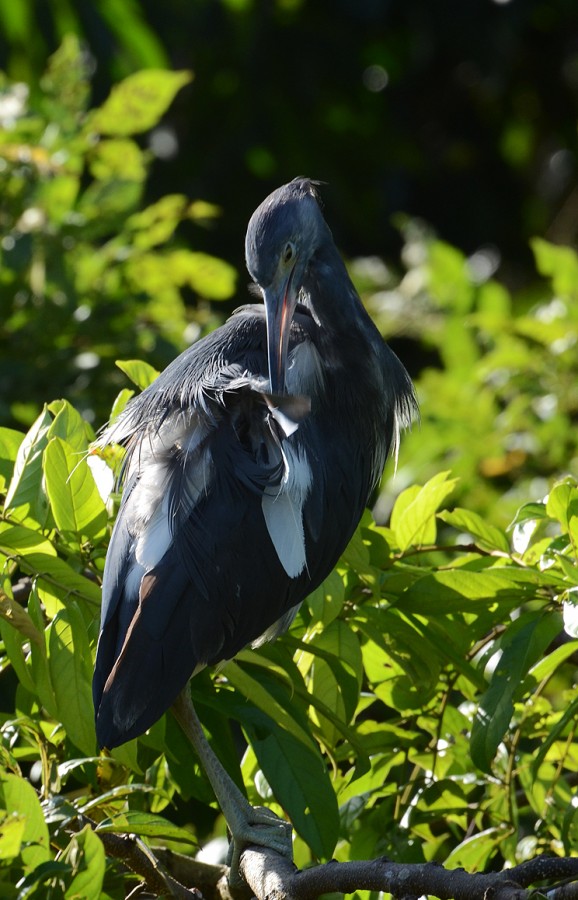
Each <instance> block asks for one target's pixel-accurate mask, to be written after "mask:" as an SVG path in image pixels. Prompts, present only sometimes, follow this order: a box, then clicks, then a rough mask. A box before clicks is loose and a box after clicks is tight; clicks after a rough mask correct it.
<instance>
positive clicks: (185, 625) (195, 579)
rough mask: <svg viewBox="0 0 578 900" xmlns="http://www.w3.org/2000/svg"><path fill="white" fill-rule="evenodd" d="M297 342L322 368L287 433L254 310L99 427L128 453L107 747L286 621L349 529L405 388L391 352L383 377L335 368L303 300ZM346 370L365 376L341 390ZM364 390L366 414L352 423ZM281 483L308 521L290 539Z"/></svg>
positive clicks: (107, 664) (109, 602)
mask: <svg viewBox="0 0 578 900" xmlns="http://www.w3.org/2000/svg"><path fill="white" fill-rule="evenodd" d="M303 343H304V344H306V345H307V346H306V347H305V353H306V354H308V353H309V354H311V357H310V360H309V361H310V362H311V367H310V368H311V371H313V370H314V369H315V366H319V365H320V363H319V360H321V361H322V362H323V365H324V373H325V374H324V379H325V381H324V385H323V388H324V390H319V389H318V386H317V387H316V383H315V381H314V380H313V381H311V383H310V384H309V388H310V390H306V391H305V392H306V393H308V394H309V395H310V396H311V413H310V415H303V417H302V420H301V421H299V423H298V425H297V427H296V430H295V432H294V433H292V434H291V435H290V436H288V435H287V434H284V433H283V426H282V425H280V424H279V422H278V421H277V420H276V419H275V417H274V416H273V415H272V413H271V409H270V407H271V400H270V399H269V398H267V396H266V391H267V386H268V376H267V348H266V331H265V320H264V314H263V310H262V307H255V306H249V307H244V308H242V309H241V310H240V311H238V312H237V313H236V314H235V315H234V316H233V317H232V318H231V319H230V320H229V321H228V322H227V323H226V324H225V325H224V326H222V327H221V328H220V329H218V330H217V331H215V332H214V333H212V334H211V335H209V336H207V337H206V338H204V339H203V340H202V341H199V342H198V343H197V344H195V345H193V346H192V347H190V348H189V349H188V350H186V351H185V353H183V354H181V356H180V357H178V358H177V359H176V360H175V361H174V362H173V363H172V364H171V365H170V366H169V367H168V368H167V369H166V370H165V371H164V372H163V373H162V374H161V375H160V376H159V377H158V379H157V380H156V381H155V382H154V383H153V384H152V385H151V387H150V388H148V389H147V390H146V391H144V392H143V393H142V394H141V395H140V396H138V397H136V398H135V399H134V400H133V401H131V403H130V404H129V406H128V407H127V409H126V410H125V413H124V414H123V415H122V417H121V419H120V420H119V421H118V422H117V423H115V424H113V425H112V426H111V427H110V428H109V430H108V432H107V433H106V434H105V435H104V437H103V439H102V440H103V442H109V441H117V442H120V443H124V444H125V445H126V446H127V457H128V458H127V462H126V465H125V478H126V484H125V489H124V495H123V499H122V505H121V510H120V512H119V516H118V520H117V524H116V526H115V529H114V532H113V537H112V541H111V547H110V550H109V555H108V557H107V565H106V570H105V577H104V584H103V616H102V630H101V636H100V640H99V647H98V653H97V661H96V669H95V679H94V701H95V709H96V711H97V735H98V739H99V742H100V744H101V746H107V747H109V748H111V747H114V746H116V745H117V744H120V743H122V742H124V741H126V740H128V739H129V738H131V737H134V736H136V735H138V734H140V733H142V732H143V731H144V730H146V728H148V727H149V726H150V725H151V724H153V723H154V722H155V721H156V719H158V718H159V717H160V715H162V713H163V712H164V711H165V710H166V709H167V708H168V706H169V705H170V704H171V703H172V702H173V701H174V699H175V698H176V696H177V694H178V693H179V692H180V691H181V690H182V688H183V687H184V686H185V684H186V682H187V680H188V679H189V677H190V676H191V674H192V673H193V672H194V670H195V669H196V668H197V667H199V666H202V665H205V664H213V663H216V662H218V661H220V660H223V659H228V658H231V657H232V656H234V655H235V654H236V653H237V652H238V651H239V650H240V649H241V648H242V647H243V646H246V645H247V644H249V643H251V642H255V641H256V640H257V639H258V638H259V636H260V635H261V634H263V633H264V632H266V631H267V630H268V629H270V628H271V627H272V626H273V625H274V623H275V622H277V621H278V620H281V621H286V617H287V616H288V614H289V612H290V610H292V609H293V608H295V607H297V606H298V605H299V604H300V603H301V601H302V600H303V599H304V597H305V596H306V595H307V594H308V593H309V592H310V591H311V590H313V589H314V588H315V587H316V586H317V585H318V584H319V583H320V582H321V581H322V580H323V578H325V577H326V576H327V574H328V573H329V572H330V571H331V569H332V567H333V566H334V565H335V563H336V561H337V559H338V557H339V555H340V553H341V552H342V551H343V549H344V546H345V544H346V543H347V541H348V540H349V538H350V537H351V534H352V533H353V531H354V529H355V527H356V525H357V522H358V521H359V518H360V517H361V514H362V512H363V508H364V506H365V504H366V502H367V500H368V497H369V495H370V493H371V491H372V490H373V488H374V487H375V484H376V481H377V479H378V478H379V476H380V474H381V469H382V466H383V462H384V460H385V455H386V453H387V452H388V450H389V448H390V445H391V443H392V441H393V440H394V437H395V432H396V428H397V427H398V423H397V421H396V418H397V419H399V420H401V421H403V419H404V417H407V414H408V413H409V412H410V408H411V407H412V405H413V402H414V401H413V399H412V398H413V393H412V390H411V385H410V384H409V380H408V379H407V375H406V374H405V370H404V369H403V367H402V366H401V364H400V363H399V362H397V360H396V358H395V357H394V356H393V354H391V355H390V351H387V352H386V351H385V350H384V352H383V354H382V355H380V356H379V357H378V359H377V361H376V366H378V367H379V366H383V367H384V368H385V373H384V378H383V379H382V378H381V376H380V377H376V371H375V370H373V371H370V370H368V371H367V375H366V376H365V375H364V372H365V369H364V368H363V366H361V367H360V366H359V365H358V364H356V362H355V359H354V358H353V357H352V358H351V360H347V359H346V360H345V361H343V360H340V361H339V363H338V365H337V364H336V366H337V367H336V368H335V369H333V368H332V366H333V363H332V360H331V348H330V347H329V346H324V343H323V339H322V337H321V336H320V329H319V328H318V327H317V325H316V323H315V322H314V320H313V318H312V316H311V314H310V312H309V311H308V310H307V309H305V308H303V307H299V308H298V311H297V313H296V315H295V318H294V322H293V328H292V338H291V344H290V352H291V349H292V348H294V347H296V346H297V345H299V344H303ZM383 347H385V345H383ZM303 358H305V357H303ZM343 365H345V366H346V367H347V366H349V367H353V369H354V370H356V371H357V372H358V373H359V378H361V379H363V378H365V382H366V383H361V384H359V383H357V384H356V385H355V386H354V388H353V387H352V388H351V393H349V390H350V389H349V387H348V386H347V382H343V380H342V379H340V378H339V377H338V372H339V371H341V369H340V368H339V367H341V366H343ZM387 379H389V388H388V381H387ZM296 384H297V387H300V388H303V387H307V385H300V384H298V383H297V382H296ZM297 392H298V393H299V391H297ZM360 396H365V397H366V400H367V403H368V407H369V408H370V415H369V416H366V417H364V418H363V422H364V426H363V428H362V429H361V430H360V426H359V421H358V420H357V417H356V409H357V407H358V404H359V397H360ZM393 397H395V401H392V398H393ZM400 404H402V405H400ZM403 404H406V406H407V408H403ZM376 448H377V449H376ZM291 491H292V492H293V493H294V496H295V498H296V500H295V504H296V506H295V508H296V509H297V510H298V514H299V516H300V518H301V519H302V523H301V524H300V523H298V525H297V527H295V526H292V527H294V529H295V530H294V534H292V536H291V540H290V541H288V542H287V544H286V545H284V540H283V535H282V531H283V529H282V527H279V526H280V525H281V526H282V525H283V519H282V510H283V509H284V508H285V507H284V506H283V504H284V503H285V504H287V503H289V507H288V508H290V509H291V511H293V507H292V506H291V505H290V504H291V503H293V499H292V498H293V494H291V496H290V492H291ZM264 495H268V499H267V497H266V498H265V499H264ZM277 497H278V498H279V502H278V503H276V498H277ZM267 504H268V518H267V517H266V516H265V514H264V507H265V505H267ZM276 517H277V518H278V519H279V521H277V522H276ZM279 517H281V518H279ZM300 529H301V531H302V534H301V533H300ZM300 542H302V544H303V547H302V550H300ZM301 553H303V558H304V559H305V557H306V566H303V565H302V564H301V556H300V554H301ZM292 566H294V568H295V572H297V574H293V575H291V576H290V575H289V574H288V571H292V569H291V567H292ZM300 566H301V568H299V567H300Z"/></svg>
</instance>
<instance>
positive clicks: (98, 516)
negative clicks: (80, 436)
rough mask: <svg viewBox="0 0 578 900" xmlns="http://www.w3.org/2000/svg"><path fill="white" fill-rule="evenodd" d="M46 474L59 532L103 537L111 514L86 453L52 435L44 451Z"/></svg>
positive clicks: (93, 537)
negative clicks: (99, 489)
mask: <svg viewBox="0 0 578 900" xmlns="http://www.w3.org/2000/svg"><path fill="white" fill-rule="evenodd" d="M44 476H45V479H46V493H47V494H48V498H49V500H50V505H51V508H52V514H53V516H54V521H55V522H56V527H57V528H58V529H59V531H61V532H63V533H67V532H68V533H72V534H75V535H77V536H78V537H87V538H92V539H95V538H97V537H103V536H104V533H105V530H106V526H107V522H108V514H107V511H106V507H105V505H104V503H103V501H102V498H101V496H100V493H99V491H98V488H97V486H96V483H95V481H94V477H93V474H92V472H91V470H90V467H89V465H88V462H87V459H86V454H83V455H79V453H78V452H77V451H75V450H74V449H73V448H72V446H71V445H70V444H68V443H67V442H66V441H64V440H62V438H59V437H54V438H52V440H50V442H49V443H48V446H47V447H46V450H45V451H44Z"/></svg>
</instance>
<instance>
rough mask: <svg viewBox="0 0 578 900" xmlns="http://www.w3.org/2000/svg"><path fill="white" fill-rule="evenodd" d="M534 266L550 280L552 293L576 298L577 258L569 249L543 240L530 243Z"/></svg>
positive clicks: (577, 286)
mask: <svg viewBox="0 0 578 900" xmlns="http://www.w3.org/2000/svg"><path fill="white" fill-rule="evenodd" d="M530 245H531V247H532V250H533V251H534V256H535V257H536V266H537V268H538V271H539V272H540V273H541V274H542V275H546V276H547V277H548V278H551V280H552V285H553V288H554V292H555V293H556V294H558V295H560V296H562V297H576V295H577V292H578V256H577V255H576V253H575V251H574V250H573V249H572V248H571V247H560V246H559V245H557V244H551V243H549V241H545V240H544V239H543V238H538V237H536V238H534V239H533V240H531V241H530Z"/></svg>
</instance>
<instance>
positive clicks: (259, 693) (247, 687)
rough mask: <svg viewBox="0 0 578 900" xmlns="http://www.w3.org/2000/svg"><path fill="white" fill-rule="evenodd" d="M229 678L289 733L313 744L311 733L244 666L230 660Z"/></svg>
mask: <svg viewBox="0 0 578 900" xmlns="http://www.w3.org/2000/svg"><path fill="white" fill-rule="evenodd" d="M223 672H224V674H225V675H226V676H227V680H228V681H230V682H231V684H232V685H233V687H235V688H236V689H237V690H238V691H240V692H241V693H242V694H244V695H245V697H247V698H248V699H249V700H250V701H251V702H252V703H254V704H255V706H257V707H258V708H259V709H261V710H262V711H263V712H264V713H266V714H267V715H268V716H270V717H271V719H273V721H274V722H277V723H278V724H279V726H280V727H281V728H282V729H284V731H285V732H287V733H288V734H292V735H293V737H295V738H296V739H297V740H298V741H301V742H302V743H304V744H306V745H307V746H308V747H309V746H311V743H312V739H311V735H310V734H308V733H307V732H306V731H305V730H304V729H303V728H302V727H301V726H300V725H299V723H298V722H297V721H296V720H295V719H294V718H293V716H292V715H291V714H290V713H289V712H287V710H286V709H284V708H283V706H281V704H280V703H279V701H278V700H277V699H276V698H275V697H274V696H273V695H272V694H271V693H269V691H268V690H267V689H266V687H264V686H263V684H262V683H261V682H259V681H257V679H256V678H253V677H252V676H251V675H250V674H249V673H248V672H247V671H246V670H245V669H244V668H241V666H239V665H238V664H237V663H236V662H232V661H230V662H228V663H227V665H226V666H225V667H224V669H223Z"/></svg>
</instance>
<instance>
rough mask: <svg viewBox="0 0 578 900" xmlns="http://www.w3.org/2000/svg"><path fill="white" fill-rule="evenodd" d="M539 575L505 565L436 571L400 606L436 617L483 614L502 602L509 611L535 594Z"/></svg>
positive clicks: (417, 583)
mask: <svg viewBox="0 0 578 900" xmlns="http://www.w3.org/2000/svg"><path fill="white" fill-rule="evenodd" d="M535 578H536V576H535V575H534V573H532V572H527V573H526V572H524V570H514V571H512V570H507V569H505V568H490V569H486V570H484V571H481V572H476V571H471V570H468V569H447V570H443V569H441V570H434V571H433V572H432V573H431V574H428V575H424V576H423V578H419V579H418V580H417V581H415V582H414V583H413V584H412V585H411V586H410V587H409V588H408V590H407V591H406V592H405V593H404V594H402V595H401V596H400V598H399V605H400V608H403V609H404V610H405V611H406V612H411V613H418V614H422V615H433V616H440V615H447V614H449V613H456V612H476V613H480V612H481V611H482V610H485V609H487V608H488V607H489V606H490V604H491V603H493V602H498V601H499V602H500V603H501V604H504V607H503V608H504V610H505V609H507V608H510V607H512V606H514V605H516V604H520V603H522V602H523V601H524V600H525V599H527V598H529V597H532V596H534V595H535V591H536V584H535Z"/></svg>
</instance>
